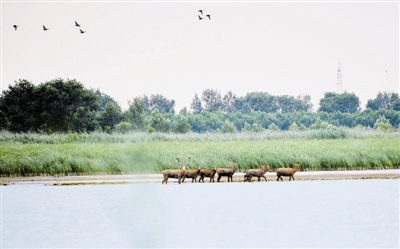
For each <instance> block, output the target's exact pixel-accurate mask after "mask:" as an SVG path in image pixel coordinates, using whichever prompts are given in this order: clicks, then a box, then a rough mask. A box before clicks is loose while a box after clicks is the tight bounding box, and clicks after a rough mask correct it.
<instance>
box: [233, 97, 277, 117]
mask: <svg viewBox="0 0 400 249" xmlns="http://www.w3.org/2000/svg"><path fill="white" fill-rule="evenodd" d="M239 99H241V100H242V102H243V105H244V103H247V104H249V106H250V108H251V110H253V111H261V112H267V113H270V112H277V111H278V109H279V107H278V103H277V101H276V99H275V98H274V96H272V95H270V94H268V93H266V92H251V93H247V94H246V96H245V97H243V98H239Z"/></svg>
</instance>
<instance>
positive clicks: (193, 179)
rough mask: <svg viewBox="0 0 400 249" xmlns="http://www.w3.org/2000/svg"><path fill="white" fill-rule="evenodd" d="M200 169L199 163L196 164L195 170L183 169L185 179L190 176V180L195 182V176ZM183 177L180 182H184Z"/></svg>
mask: <svg viewBox="0 0 400 249" xmlns="http://www.w3.org/2000/svg"><path fill="white" fill-rule="evenodd" d="M200 171H201V166H200V165H199V166H197V169H196V170H193V169H192V170H186V171H185V179H186V178H192V182H193V181H194V182H197V176H199V174H200ZM185 179H183V181H182V182H185Z"/></svg>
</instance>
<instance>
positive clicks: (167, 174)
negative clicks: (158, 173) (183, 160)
mask: <svg viewBox="0 0 400 249" xmlns="http://www.w3.org/2000/svg"><path fill="white" fill-rule="evenodd" d="M176 160H178V165H179V168H180V169H167V170H164V171H163V172H162V174H163V176H164V179H163V181H162V183H161V184H164V182H165V184H167V183H168V178H176V179H178V183H179V184H181V180H183V181H184V180H185V171H186V167H187V166H188V165H189V163H190V157H189V158H188V161H187V164H186V165H180V164H179V159H178V158H177V159H176Z"/></svg>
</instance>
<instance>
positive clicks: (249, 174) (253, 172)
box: [244, 165, 271, 182]
mask: <svg viewBox="0 0 400 249" xmlns="http://www.w3.org/2000/svg"><path fill="white" fill-rule="evenodd" d="M267 171H269V172H271V169H270V167H269V166H268V165H267V166H264V165H262V166H261V169H248V170H246V172H245V174H244V181H245V182H246V181H247V182H251V178H253V176H256V177H257V178H258V181H260V180H261V179H260V178H261V177H264V179H265V181H267V178H266V177H265V173H266V172H267Z"/></svg>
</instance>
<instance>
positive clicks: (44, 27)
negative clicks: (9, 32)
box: [13, 21, 86, 34]
mask: <svg viewBox="0 0 400 249" xmlns="http://www.w3.org/2000/svg"><path fill="white" fill-rule="evenodd" d="M75 27H81V25H80V24H79V23H77V22H76V21H75ZM13 28H14V30H15V31H17V29H18V25H16V24H14V25H13ZM47 30H49V28H47V27H46V26H44V25H43V31H47ZM79 31H80V32H81V34H84V33H86V31H84V30H82V29H79Z"/></svg>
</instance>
